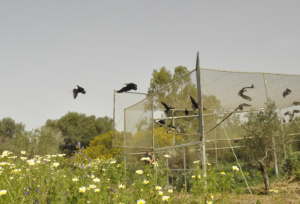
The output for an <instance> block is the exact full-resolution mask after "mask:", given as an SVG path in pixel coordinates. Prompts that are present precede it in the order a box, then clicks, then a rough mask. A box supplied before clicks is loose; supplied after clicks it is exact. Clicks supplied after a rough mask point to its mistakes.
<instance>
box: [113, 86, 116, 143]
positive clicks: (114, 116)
mask: <svg viewBox="0 0 300 204" xmlns="http://www.w3.org/2000/svg"><path fill="white" fill-rule="evenodd" d="M113 114H114V115H113V121H114V123H113V141H112V146H113V147H114V145H115V131H116V130H115V125H116V90H114V107H113Z"/></svg>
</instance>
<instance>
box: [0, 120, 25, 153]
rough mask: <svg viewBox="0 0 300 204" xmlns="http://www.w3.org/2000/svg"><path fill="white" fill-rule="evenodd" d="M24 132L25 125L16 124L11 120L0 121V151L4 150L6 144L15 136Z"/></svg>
mask: <svg viewBox="0 0 300 204" xmlns="http://www.w3.org/2000/svg"><path fill="white" fill-rule="evenodd" d="M24 131H25V125H24V124H22V123H16V122H15V121H14V120H13V119H11V118H3V119H2V120H0V141H1V142H0V150H3V149H6V146H7V143H8V142H9V141H10V140H11V139H13V137H14V136H15V135H16V134H22V133H23V132H24Z"/></svg>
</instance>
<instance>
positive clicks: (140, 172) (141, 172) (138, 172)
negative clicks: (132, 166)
mask: <svg viewBox="0 0 300 204" xmlns="http://www.w3.org/2000/svg"><path fill="white" fill-rule="evenodd" d="M136 173H137V174H143V173H144V172H143V170H137V171H136Z"/></svg>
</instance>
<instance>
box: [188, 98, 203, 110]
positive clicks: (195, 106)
mask: <svg viewBox="0 0 300 204" xmlns="http://www.w3.org/2000/svg"><path fill="white" fill-rule="evenodd" d="M190 98H191V101H192V108H193V109H194V110H196V109H198V103H197V102H196V101H195V99H194V98H193V97H192V96H190ZM203 110H207V109H206V108H204V107H203Z"/></svg>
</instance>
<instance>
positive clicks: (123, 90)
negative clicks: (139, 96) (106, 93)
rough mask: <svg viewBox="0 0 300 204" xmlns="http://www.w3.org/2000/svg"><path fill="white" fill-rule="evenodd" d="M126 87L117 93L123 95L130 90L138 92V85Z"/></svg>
mask: <svg viewBox="0 0 300 204" xmlns="http://www.w3.org/2000/svg"><path fill="white" fill-rule="evenodd" d="M125 85H126V86H125V87H123V88H122V89H120V90H119V91H117V93H123V92H127V91H130V90H137V85H136V84H134V83H127V84H125Z"/></svg>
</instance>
